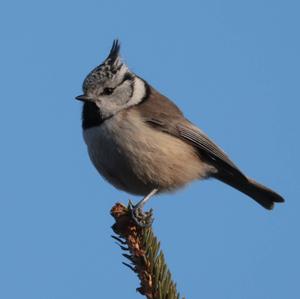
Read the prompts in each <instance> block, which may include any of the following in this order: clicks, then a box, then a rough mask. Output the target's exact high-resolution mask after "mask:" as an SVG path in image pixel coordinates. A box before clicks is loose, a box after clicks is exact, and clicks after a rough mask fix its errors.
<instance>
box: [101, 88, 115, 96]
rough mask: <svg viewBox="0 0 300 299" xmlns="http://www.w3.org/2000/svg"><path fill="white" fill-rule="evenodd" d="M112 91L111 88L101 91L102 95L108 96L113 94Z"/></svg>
mask: <svg viewBox="0 0 300 299" xmlns="http://www.w3.org/2000/svg"><path fill="white" fill-rule="evenodd" d="M113 91H114V89H113V88H109V87H106V88H104V89H103V92H102V94H104V95H110V94H112V93H113Z"/></svg>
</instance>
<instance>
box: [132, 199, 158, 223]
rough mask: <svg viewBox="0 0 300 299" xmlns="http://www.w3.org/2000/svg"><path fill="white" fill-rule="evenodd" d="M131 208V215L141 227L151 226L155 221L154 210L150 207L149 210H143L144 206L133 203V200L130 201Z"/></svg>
mask: <svg viewBox="0 0 300 299" xmlns="http://www.w3.org/2000/svg"><path fill="white" fill-rule="evenodd" d="M128 206H129V210H130V212H131V217H132V219H133V220H134V222H135V223H136V224H137V225H138V226H139V227H143V228H144V227H149V226H151V225H152V223H153V210H152V209H150V210H149V211H148V212H144V211H143V210H142V207H140V206H139V205H138V204H137V205H133V203H132V202H131V201H129V204H128Z"/></svg>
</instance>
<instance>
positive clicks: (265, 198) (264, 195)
mask: <svg viewBox="0 0 300 299" xmlns="http://www.w3.org/2000/svg"><path fill="white" fill-rule="evenodd" d="M215 177H216V178H217V179H218V180H220V181H222V182H224V183H225V184H228V185H230V186H231V187H233V188H235V189H237V190H239V191H241V192H243V193H244V194H246V195H248V196H250V197H251V198H253V199H254V200H255V201H256V202H257V203H259V204H260V205H261V206H263V207H264V208H266V209H268V210H272V209H273V207H274V203H275V202H284V199H283V197H281V196H280V195H279V194H278V193H276V192H274V191H273V190H271V189H269V188H267V187H265V186H264V185H262V184H260V183H257V182H256V181H254V180H252V179H250V178H245V177H236V176H231V175H227V174H226V175H224V174H221V173H217V174H216V175H215Z"/></svg>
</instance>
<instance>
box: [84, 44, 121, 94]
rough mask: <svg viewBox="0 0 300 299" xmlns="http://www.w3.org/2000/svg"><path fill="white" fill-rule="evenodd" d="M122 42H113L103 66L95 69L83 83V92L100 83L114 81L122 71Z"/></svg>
mask: <svg viewBox="0 0 300 299" xmlns="http://www.w3.org/2000/svg"><path fill="white" fill-rule="evenodd" d="M120 46H121V45H120V42H119V40H118V39H115V40H114V41H113V44H112V47H111V49H110V52H109V55H108V56H107V58H106V59H105V60H104V62H103V63H102V64H100V65H99V66H97V67H96V68H94V69H93V70H92V71H91V72H90V73H89V74H88V75H87V77H86V78H85V80H84V82H83V90H84V91H87V90H89V89H93V88H94V87H96V86H97V85H98V84H99V83H101V82H103V81H106V80H107V79H112V78H113V77H114V75H115V74H116V73H117V72H118V71H119V70H120V69H121V67H122V65H123V62H122V60H121V57H120V55H119V52H120Z"/></svg>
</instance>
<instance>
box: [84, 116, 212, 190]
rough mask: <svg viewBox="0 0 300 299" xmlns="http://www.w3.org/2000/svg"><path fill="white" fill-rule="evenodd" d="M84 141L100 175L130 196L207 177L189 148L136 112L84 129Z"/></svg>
mask: <svg viewBox="0 0 300 299" xmlns="http://www.w3.org/2000/svg"><path fill="white" fill-rule="evenodd" d="M84 139H85V142H86V144H87V146H88V152H89V155H90V158H91V160H92V162H93V164H94V165H95V167H96V168H97V170H98V171H99V172H100V174H101V175H102V176H104V177H105V178H106V179H107V180H108V181H109V182H110V183H111V184H113V185H114V186H115V187H117V188H119V189H122V190H124V191H126V192H129V193H133V194H143V195H144V194H147V193H149V192H150V191H151V190H152V189H153V188H159V189H160V191H171V190H173V189H176V188H179V187H182V186H183V185H185V184H186V183H188V182H190V181H192V180H195V179H199V178H204V177H206V175H207V171H208V169H207V167H208V166H207V165H206V164H205V163H203V162H202V161H201V160H200V159H199V157H198V155H197V153H196V151H195V149H194V148H193V147H192V146H191V145H189V144H187V143H185V142H184V141H182V140H181V139H178V138H176V137H173V136H171V135H169V134H167V133H164V132H161V131H158V130H156V129H154V128H152V127H150V126H148V125H147V124H146V123H145V122H144V121H143V119H142V118H141V117H140V115H139V113H138V112H137V111H132V110H129V111H127V110H126V111H123V112H120V113H118V114H117V115H115V116H114V117H112V118H110V119H108V120H106V121H105V122H104V123H103V124H101V125H100V126H97V127H92V128H89V129H86V130H84Z"/></svg>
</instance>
